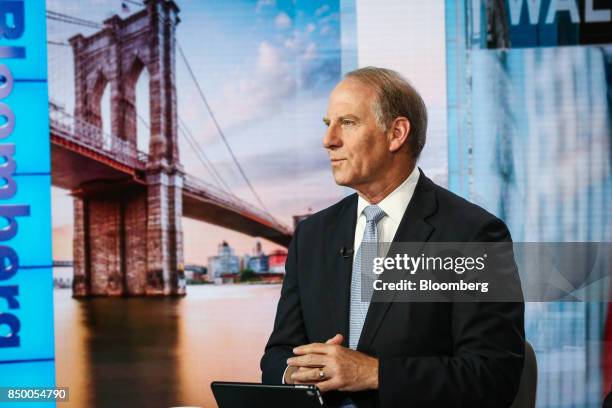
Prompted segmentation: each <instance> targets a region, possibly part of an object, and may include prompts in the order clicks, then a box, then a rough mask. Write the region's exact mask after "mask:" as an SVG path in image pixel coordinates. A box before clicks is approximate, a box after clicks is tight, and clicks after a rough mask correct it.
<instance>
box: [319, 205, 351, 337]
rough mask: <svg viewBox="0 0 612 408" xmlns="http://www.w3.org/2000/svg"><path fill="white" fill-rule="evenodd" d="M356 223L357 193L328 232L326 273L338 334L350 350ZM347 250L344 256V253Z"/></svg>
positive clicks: (326, 237) (328, 228)
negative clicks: (349, 329) (350, 304)
mask: <svg viewBox="0 0 612 408" xmlns="http://www.w3.org/2000/svg"><path fill="white" fill-rule="evenodd" d="M356 223H357V194H354V195H353V196H351V197H350V198H349V199H348V200H347V205H345V206H344V207H343V208H342V209H341V210H340V212H339V214H338V216H337V219H336V221H335V222H334V223H333V224H331V225H330V226H329V227H327V229H326V233H325V240H326V242H325V248H328V251H327V252H326V261H325V265H326V269H325V270H326V271H329V273H328V274H326V275H327V276H328V278H329V280H328V287H329V292H328V293H329V298H330V303H331V305H332V312H333V315H334V320H335V323H336V332H337V333H340V334H342V336H343V337H344V343H343V344H344V346H345V347H348V320H349V301H350V299H349V298H350V291H351V271H352V268H353V253H352V251H351V250H352V249H353V245H354V241H355V225H356ZM342 248H346V249H347V252H346V253H345V254H342V253H341V250H342ZM355 250H356V249H355Z"/></svg>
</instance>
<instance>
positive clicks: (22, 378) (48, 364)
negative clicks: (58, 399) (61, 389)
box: [0, 361, 55, 408]
mask: <svg viewBox="0 0 612 408" xmlns="http://www.w3.org/2000/svg"><path fill="white" fill-rule="evenodd" d="M54 385H55V362H54V361H33V362H28V361H21V362H16V363H12V364H10V363H9V364H7V363H2V364H0V386H2V387H53V386H54ZM0 406H2V408H34V407H36V408H38V407H42V408H52V407H55V402H21V403H18V402H15V403H11V402H2V403H0Z"/></svg>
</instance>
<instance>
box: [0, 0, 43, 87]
mask: <svg viewBox="0 0 612 408" xmlns="http://www.w3.org/2000/svg"><path fill="white" fill-rule="evenodd" d="M2 3H4V4H2ZM7 3H22V4H23V7H24V11H25V30H24V32H23V35H22V36H21V37H19V38H16V39H6V38H3V37H1V36H0V47H11V49H13V50H18V49H21V50H23V49H24V48H25V59H21V58H7V57H8V56H9V55H7V53H6V50H7V48H3V49H0V61H2V62H3V63H5V64H8V65H9V66H10V67H11V71H12V72H13V76H14V77H15V78H19V79H43V80H46V78H47V33H46V30H47V20H46V17H45V2H44V0H34V1H24V2H20V1H2V2H0V11H1V10H2V7H6V4H7Z"/></svg>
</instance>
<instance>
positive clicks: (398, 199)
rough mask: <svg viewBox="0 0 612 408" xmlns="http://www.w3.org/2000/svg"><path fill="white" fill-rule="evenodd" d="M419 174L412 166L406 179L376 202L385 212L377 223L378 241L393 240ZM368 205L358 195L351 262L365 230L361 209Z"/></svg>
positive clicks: (364, 219)
mask: <svg viewBox="0 0 612 408" xmlns="http://www.w3.org/2000/svg"><path fill="white" fill-rule="evenodd" d="M420 175H421V172H420V171H419V168H418V167H417V166H414V169H413V170H412V173H410V175H409V176H408V177H407V178H406V180H404V181H403V182H402V184H400V185H399V186H397V188H396V189H395V190H393V191H392V192H391V193H390V194H389V195H388V196H386V197H385V198H383V199H382V201H381V202H379V203H378V204H377V205H378V206H379V207H380V208H381V210H383V211H384V212H385V214H386V215H385V216H384V217H383V218H382V220H380V221H379V222H378V224H377V226H378V239H379V242H391V241H393V237H395V233H396V232H397V228H398V227H399V225H400V222H401V221H402V217H403V216H404V212H406V208H408V203H410V200H411V199H412V196H413V195H414V189H415V188H416V185H417V182H418V181H419V177H420ZM368 205H370V203H368V202H367V200H366V199H365V198H363V197H362V196H359V198H358V199H357V225H356V226H355V242H354V244H353V245H354V246H353V248H354V251H353V262H354V261H355V257H356V256H357V249H358V248H359V245H360V244H361V240H362V239H363V234H364V232H365V227H366V217H365V214H363V209H364V208H366V207H367V206H368Z"/></svg>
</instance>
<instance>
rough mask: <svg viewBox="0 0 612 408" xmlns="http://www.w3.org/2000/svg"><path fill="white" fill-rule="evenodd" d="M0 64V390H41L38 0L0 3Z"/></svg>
mask: <svg viewBox="0 0 612 408" xmlns="http://www.w3.org/2000/svg"><path fill="white" fill-rule="evenodd" d="M7 10H10V12H7ZM0 66H1V68H2V69H8V71H10V74H5V75H6V76H9V75H10V76H11V77H12V78H13V80H14V82H13V87H12V89H11V90H10V94H8V95H6V93H7V92H6V91H7V90H8V88H6V86H7V85H6V80H4V83H5V85H3V86H4V88H3V89H4V92H0V97H1V98H2V99H1V100H0V102H1V103H2V105H1V106H0V108H2V110H3V114H2V115H0V126H1V125H5V127H4V132H5V133H7V132H10V133H8V134H2V137H3V138H2V139H1V140H0V149H1V152H2V155H4V156H6V157H7V158H8V159H9V160H8V162H7V161H6V160H4V159H2V160H0V165H2V164H4V167H1V168H0V386H5V387H6V386H22V387H42V386H46V387H49V386H54V385H55V362H54V340H53V278H52V269H51V267H50V264H51V208H50V189H51V176H50V154H49V153H50V152H49V112H48V93H47V80H46V78H47V57H46V17H45V2H44V0H34V1H27V2H25V1H18V0H11V1H7V0H4V1H0ZM13 116H14V118H13ZM7 120H11V122H12V124H14V127H10V126H6V123H7ZM13 162H14V166H15V167H14V168H11V167H12V166H13ZM11 266H12V269H11V268H10V267H11ZM1 405H2V406H3V407H8V406H10V407H13V406H16V407H17V406H29V407H32V406H37V407H38V406H44V407H47V406H48V407H53V406H55V403H31V402H29V403H21V404H12V403H8V404H7V403H2V404H1Z"/></svg>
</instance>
